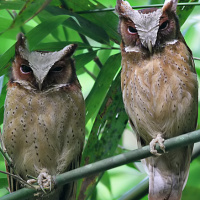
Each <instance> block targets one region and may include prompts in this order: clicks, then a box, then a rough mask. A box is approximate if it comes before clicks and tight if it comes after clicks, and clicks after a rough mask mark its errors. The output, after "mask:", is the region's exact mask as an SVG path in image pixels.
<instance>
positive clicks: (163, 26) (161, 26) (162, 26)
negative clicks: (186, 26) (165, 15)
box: [159, 21, 169, 30]
mask: <svg viewBox="0 0 200 200" xmlns="http://www.w3.org/2000/svg"><path fill="white" fill-rule="evenodd" d="M168 24H169V21H165V22H163V23H162V24H161V25H160V27H159V30H163V29H166V28H167V27H168Z"/></svg>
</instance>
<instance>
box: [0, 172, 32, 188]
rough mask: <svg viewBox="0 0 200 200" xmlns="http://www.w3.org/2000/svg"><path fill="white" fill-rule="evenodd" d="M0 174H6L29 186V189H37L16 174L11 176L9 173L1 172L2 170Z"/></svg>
mask: <svg viewBox="0 0 200 200" xmlns="http://www.w3.org/2000/svg"><path fill="white" fill-rule="evenodd" d="M0 173H2V174H6V175H8V176H12V177H13V178H14V179H16V180H18V181H19V182H21V183H23V184H24V185H27V186H29V187H31V188H33V189H35V188H34V186H32V185H31V184H29V183H27V182H26V181H25V180H23V179H22V178H21V177H20V176H17V175H15V174H11V173H9V172H4V171H1V170H0Z"/></svg>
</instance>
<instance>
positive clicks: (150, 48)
mask: <svg viewBox="0 0 200 200" xmlns="http://www.w3.org/2000/svg"><path fill="white" fill-rule="evenodd" d="M152 46H153V45H152V42H151V40H148V43H147V47H148V49H149V52H150V53H152Z"/></svg>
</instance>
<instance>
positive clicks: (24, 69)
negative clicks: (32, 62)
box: [20, 65, 32, 74]
mask: <svg viewBox="0 0 200 200" xmlns="http://www.w3.org/2000/svg"><path fill="white" fill-rule="evenodd" d="M20 70H21V72H22V73H23V74H29V73H31V72H32V69H31V68H30V67H29V66H27V65H21V67H20Z"/></svg>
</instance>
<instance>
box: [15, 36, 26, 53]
mask: <svg viewBox="0 0 200 200" xmlns="http://www.w3.org/2000/svg"><path fill="white" fill-rule="evenodd" d="M26 46H27V45H26V37H25V36H24V34H23V33H19V34H18V35H17V42H16V44H15V54H16V55H20V52H19V51H20V50H19V47H23V48H26Z"/></svg>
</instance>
